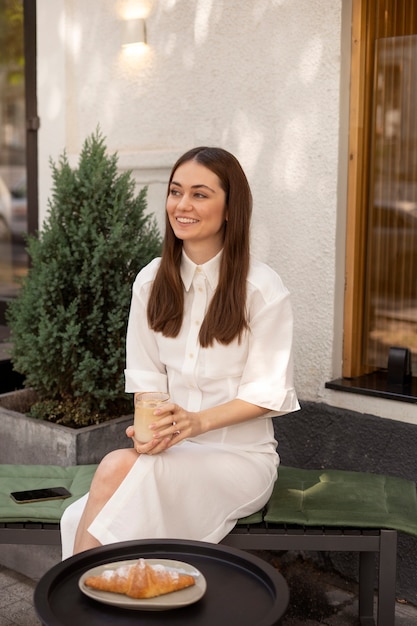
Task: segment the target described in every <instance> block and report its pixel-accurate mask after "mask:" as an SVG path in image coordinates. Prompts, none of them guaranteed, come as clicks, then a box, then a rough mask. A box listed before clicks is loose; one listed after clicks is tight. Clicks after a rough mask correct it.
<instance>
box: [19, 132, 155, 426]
mask: <svg viewBox="0 0 417 626" xmlns="http://www.w3.org/2000/svg"><path fill="white" fill-rule="evenodd" d="M51 167H52V173H53V190H52V197H51V199H50V201H49V209H50V212H49V214H48V218H47V220H46V221H45V223H44V226H43V229H42V231H41V232H40V233H39V236H38V237H34V236H29V237H28V253H29V257H30V259H31V267H30V270H29V272H28V275H27V277H26V278H25V279H24V281H23V283H22V288H21V291H20V293H19V295H18V297H17V298H16V300H14V301H12V302H11V303H10V304H9V306H8V309H7V323H8V325H9V327H10V330H11V336H12V353H11V359H12V363H13V367H14V369H15V370H16V371H18V372H20V373H21V374H23V375H24V376H25V386H27V387H31V388H33V389H34V390H35V391H36V394H37V397H38V399H39V402H38V403H37V405H34V406H33V407H32V409H31V415H33V416H34V417H39V418H42V419H50V420H52V421H55V422H58V423H63V424H67V425H71V426H75V427H79V426H84V425H87V424H92V423H98V422H101V421H105V420H107V419H110V418H112V417H116V416H118V415H122V414H126V413H128V412H131V410H132V400H131V396H130V395H129V396H128V395H127V394H125V393H124V376H123V370H124V366H125V336H126V327H127V319H128V314H129V306H130V298H131V289H132V284H133V281H134V278H135V276H136V274H137V273H138V271H139V270H140V269H141V268H142V267H144V266H145V265H146V264H147V263H149V261H151V260H152V259H153V258H154V257H156V256H158V255H159V254H160V250H161V235H160V232H159V229H158V227H157V224H156V220H155V218H154V217H153V216H152V215H149V214H145V210H146V191H147V190H146V188H145V189H142V190H141V191H140V192H139V194H138V195H137V196H135V181H134V179H133V177H132V174H131V172H127V173H122V174H120V173H118V170H117V155H113V156H107V155H106V147H105V142H104V139H103V137H102V136H101V133H100V131H99V130H97V131H96V132H95V133H93V134H92V135H91V136H90V137H89V138H87V139H86V141H85V143H84V145H83V148H82V152H81V155H80V159H79V163H78V167H77V168H75V169H71V167H70V166H69V163H68V159H67V156H66V154H65V152H64V154H63V155H62V156H61V157H60V159H59V161H58V164H55V163H54V162H53V161H51Z"/></svg>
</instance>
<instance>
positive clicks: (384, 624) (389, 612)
mask: <svg viewBox="0 0 417 626" xmlns="http://www.w3.org/2000/svg"><path fill="white" fill-rule="evenodd" d="M396 579H397V531H396V530H381V545H380V552H379V586H378V587H379V588H378V626H394V624H395V588H396Z"/></svg>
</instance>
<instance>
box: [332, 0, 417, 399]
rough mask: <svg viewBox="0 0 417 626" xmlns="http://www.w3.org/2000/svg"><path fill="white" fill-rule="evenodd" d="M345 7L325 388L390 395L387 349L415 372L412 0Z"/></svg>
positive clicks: (416, 87)
mask: <svg viewBox="0 0 417 626" xmlns="http://www.w3.org/2000/svg"><path fill="white" fill-rule="evenodd" d="M352 5H353V15H352V58H351V100H350V128H349V171H348V215H347V239H346V243H347V254H346V286H345V316H344V350H343V359H344V360H343V377H344V379H343V380H341V381H333V383H335V384H332V383H328V384H327V386H328V387H331V388H341V387H342V388H343V389H344V390H346V389H348V390H352V391H357V392H364V393H366V392H369V393H372V394H375V393H377V395H385V392H388V395H390V393H391V391H392V389H391V390H390V389H388V387H389V385H388V386H387V382H389V378H390V377H389V374H390V369H388V363H389V358H390V356H391V354H392V351H390V349H391V348H395V350H396V351H397V352H398V349H400V350H401V351H402V352H403V356H404V360H403V362H401V360H400V361H398V363H397V367H400V366H401V365H403V366H404V373H406V372H408V371H409V369H408V365H411V362H412V365H413V366H414V371H417V3H416V2H410V1H409V0H376V1H375V2H368V1H367V0H353V2H352ZM395 350H394V352H395ZM390 363H392V362H391V361H390ZM390 367H391V366H390ZM387 369H388V376H387ZM387 379H388V380H387ZM405 382H407V383H408V384H405V385H402V387H403V388H402V389H399V388H397V389H395V390H394V391H395V392H396V394H399V396H402V397H401V398H397V399H406V400H407V399H408V400H410V401H411V399H412V401H414V402H415V401H416V397H415V396H416V395H417V381H415V380H414V379H412V380H410V381H408V380H407V379H406V378H405ZM396 383H397V381H396ZM391 387H392V386H391Z"/></svg>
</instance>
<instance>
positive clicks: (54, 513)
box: [0, 464, 97, 523]
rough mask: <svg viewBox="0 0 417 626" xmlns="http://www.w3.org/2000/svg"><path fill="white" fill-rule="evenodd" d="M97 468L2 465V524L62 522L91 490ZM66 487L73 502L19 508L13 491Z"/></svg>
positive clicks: (66, 500)
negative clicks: (72, 506) (76, 502)
mask: <svg viewBox="0 0 417 626" xmlns="http://www.w3.org/2000/svg"><path fill="white" fill-rule="evenodd" d="M96 468H97V465H77V466H74V467H59V466H57V465H11V464H10V465H0V522H3V523H5V522H46V523H47V522H50V523H54V522H59V521H60V519H61V517H62V514H63V512H64V510H65V509H66V508H67V506H69V505H70V504H71V503H72V502H75V500H78V498H81V496H83V495H84V494H85V493H87V491H88V490H89V488H90V484H91V480H92V478H93V475H94V472H95V470H96ZM58 486H62V487H66V488H67V489H68V490H69V491H70V493H71V494H72V495H71V498H66V499H65V500H48V501H45V502H37V503H28V504H17V503H16V502H14V500H12V498H11V497H10V492H12V491H24V490H27V489H41V488H43V487H58Z"/></svg>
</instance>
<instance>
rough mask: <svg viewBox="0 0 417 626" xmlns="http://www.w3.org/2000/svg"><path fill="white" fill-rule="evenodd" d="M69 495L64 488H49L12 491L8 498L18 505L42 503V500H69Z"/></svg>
mask: <svg viewBox="0 0 417 626" xmlns="http://www.w3.org/2000/svg"><path fill="white" fill-rule="evenodd" d="M70 495H71V493H70V492H69V491H68V489H66V488H65V487H50V488H45V489H32V490H30V491H13V492H12V493H11V494H10V496H11V497H12V498H13V500H14V501H15V502H17V503H18V504H25V503H27V502H42V501H44V500H57V499H61V498H69V497H70Z"/></svg>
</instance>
